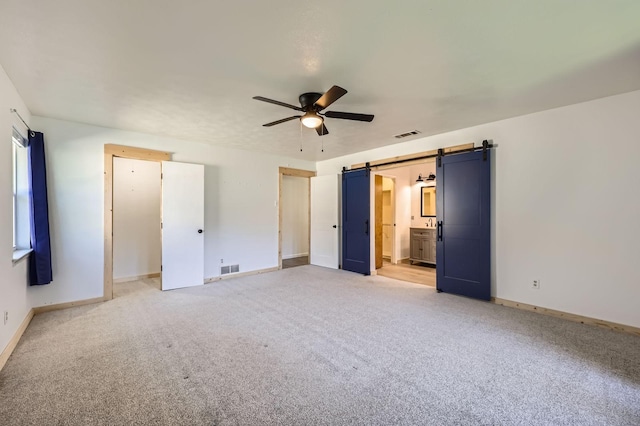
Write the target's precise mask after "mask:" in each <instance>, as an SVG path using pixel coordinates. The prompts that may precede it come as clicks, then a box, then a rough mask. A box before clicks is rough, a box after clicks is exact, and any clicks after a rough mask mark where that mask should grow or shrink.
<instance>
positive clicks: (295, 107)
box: [253, 96, 304, 111]
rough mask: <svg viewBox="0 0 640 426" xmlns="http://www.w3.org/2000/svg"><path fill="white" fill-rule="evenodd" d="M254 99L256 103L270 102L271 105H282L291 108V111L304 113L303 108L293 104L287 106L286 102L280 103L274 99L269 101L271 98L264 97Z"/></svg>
mask: <svg viewBox="0 0 640 426" xmlns="http://www.w3.org/2000/svg"><path fill="white" fill-rule="evenodd" d="M253 99H255V100H256V101H262V102H268V103H270V104H275V105H280V106H283V107H286V108H291V109H295V110H296V111H304V110H303V109H302V108H300V107H298V106H295V105H291V104H286V103H284V102H280V101H275V100H273V99H269V98H265V97H263V96H254V97H253Z"/></svg>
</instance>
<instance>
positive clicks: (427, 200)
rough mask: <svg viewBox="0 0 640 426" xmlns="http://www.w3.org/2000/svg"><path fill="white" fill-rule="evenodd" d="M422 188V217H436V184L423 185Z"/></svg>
mask: <svg viewBox="0 0 640 426" xmlns="http://www.w3.org/2000/svg"><path fill="white" fill-rule="evenodd" d="M421 190H422V203H421V204H420V205H421V207H422V208H421V210H420V216H422V217H430V216H433V217H435V215H436V187H435V186H423V187H422V188H421Z"/></svg>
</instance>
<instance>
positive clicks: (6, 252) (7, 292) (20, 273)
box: [0, 67, 31, 352]
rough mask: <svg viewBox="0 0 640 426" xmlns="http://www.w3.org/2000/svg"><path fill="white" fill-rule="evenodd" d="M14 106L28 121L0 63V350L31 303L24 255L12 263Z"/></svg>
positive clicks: (13, 332) (17, 124)
mask: <svg viewBox="0 0 640 426" xmlns="http://www.w3.org/2000/svg"><path fill="white" fill-rule="evenodd" d="M9 108H15V109H17V110H18V112H19V113H20V115H21V116H22V117H23V118H24V119H25V120H26V121H27V123H29V125H31V122H30V121H31V114H30V113H29V110H28V109H27V107H26V106H25V104H24V102H23V101H22V99H21V98H20V95H19V94H18V92H17V91H16V89H15V87H14V86H13V83H12V82H11V80H9V77H7V74H6V73H5V71H4V68H2V67H0V277H1V278H0V352H2V351H3V350H4V349H5V348H6V346H7V344H8V343H9V340H11V338H12V337H13V335H14V334H15V332H16V331H17V330H18V327H20V324H21V323H22V321H23V320H24V319H25V317H26V316H27V314H28V313H29V310H30V309H31V303H30V301H29V297H28V290H27V259H23V260H22V261H20V262H19V263H17V264H15V265H14V264H13V261H12V253H13V245H12V240H13V237H12V234H13V231H12V229H13V207H12V205H13V204H12V198H13V195H12V192H13V190H12V188H13V165H12V164H11V144H12V142H11V134H12V126H14V125H15V126H16V128H17V129H19V130H20V131H21V132H23V134H25V135H26V134H27V133H26V129H25V127H24V125H23V124H22V123H21V122H20V120H19V119H18V118H17V117H16V115H15V114H12V113H10V112H9ZM5 311H8V312H9V321H8V323H7V324H6V325H5V324H4V320H3V315H4V312H5Z"/></svg>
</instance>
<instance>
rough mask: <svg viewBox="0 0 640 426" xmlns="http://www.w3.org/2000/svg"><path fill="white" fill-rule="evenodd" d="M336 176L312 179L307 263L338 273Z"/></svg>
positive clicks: (337, 178) (337, 179) (337, 185)
mask: <svg viewBox="0 0 640 426" xmlns="http://www.w3.org/2000/svg"><path fill="white" fill-rule="evenodd" d="M339 184H340V181H339V176H338V175H328V176H315V177H312V178H311V240H310V244H309V251H310V257H309V263H311V264H312V265H317V266H324V267H327V268H333V269H338V265H339V258H338V254H339V246H338V244H339V239H338V235H339V229H338V188H339Z"/></svg>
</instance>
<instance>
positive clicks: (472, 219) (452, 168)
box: [436, 150, 491, 300]
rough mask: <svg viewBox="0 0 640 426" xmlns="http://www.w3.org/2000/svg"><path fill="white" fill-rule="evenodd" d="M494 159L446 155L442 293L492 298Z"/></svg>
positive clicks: (439, 197)
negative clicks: (492, 161) (492, 180)
mask: <svg viewBox="0 0 640 426" xmlns="http://www.w3.org/2000/svg"><path fill="white" fill-rule="evenodd" d="M490 154H491V151H489V150H487V151H486V152H484V153H483V152H481V151H476V152H469V153H464V154H452V155H447V156H444V157H442V163H441V166H440V167H438V168H437V170H436V175H437V176H438V178H437V180H436V215H437V225H438V227H437V241H436V274H437V283H436V286H437V289H438V291H443V292H445V293H455V294H460V295H463V296H468V297H473V298H476V299H484V300H489V299H490V298H491V228H490V225H491V217H490V214H491V199H490V197H491V193H490V188H491V185H490V183H491V168H490V164H491V155H490Z"/></svg>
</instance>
